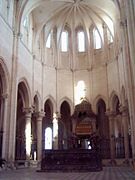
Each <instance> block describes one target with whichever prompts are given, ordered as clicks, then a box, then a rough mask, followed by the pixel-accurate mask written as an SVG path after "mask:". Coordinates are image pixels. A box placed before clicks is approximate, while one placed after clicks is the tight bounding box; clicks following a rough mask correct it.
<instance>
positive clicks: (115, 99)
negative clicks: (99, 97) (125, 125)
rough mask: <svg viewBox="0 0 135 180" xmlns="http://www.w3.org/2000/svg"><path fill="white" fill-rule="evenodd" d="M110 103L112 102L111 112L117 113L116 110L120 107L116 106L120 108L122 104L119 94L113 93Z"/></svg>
mask: <svg viewBox="0 0 135 180" xmlns="http://www.w3.org/2000/svg"><path fill="white" fill-rule="evenodd" d="M109 102H110V104H109V106H110V110H111V111H116V109H117V108H118V107H116V106H117V105H119V106H120V104H121V101H120V97H119V95H118V93H116V92H115V91H113V92H112V93H111V96H110V99H109Z"/></svg>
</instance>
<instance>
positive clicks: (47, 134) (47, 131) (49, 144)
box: [45, 127, 52, 149]
mask: <svg viewBox="0 0 135 180" xmlns="http://www.w3.org/2000/svg"><path fill="white" fill-rule="evenodd" d="M45 149H52V129H51V128H50V127H47V128H46V129H45Z"/></svg>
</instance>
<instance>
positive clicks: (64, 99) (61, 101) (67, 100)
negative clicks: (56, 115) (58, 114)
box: [58, 97, 74, 114]
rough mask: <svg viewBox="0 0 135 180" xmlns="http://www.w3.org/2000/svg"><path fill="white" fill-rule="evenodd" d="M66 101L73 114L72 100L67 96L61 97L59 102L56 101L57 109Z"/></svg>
mask: <svg viewBox="0 0 135 180" xmlns="http://www.w3.org/2000/svg"><path fill="white" fill-rule="evenodd" d="M64 101H66V102H67V103H68V104H69V107H70V113H71V114H73V112H74V107H73V102H72V101H71V100H70V99H69V98H68V97H63V98H62V99H61V100H60V101H59V103H58V109H59V110H60V107H61V105H62V103H63V102H64Z"/></svg>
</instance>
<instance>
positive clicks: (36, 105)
mask: <svg viewBox="0 0 135 180" xmlns="http://www.w3.org/2000/svg"><path fill="white" fill-rule="evenodd" d="M33 103H34V104H33V113H32V118H31V159H32V160H36V159H37V113H38V112H39V100H38V97H37V95H35V96H34V102H33Z"/></svg>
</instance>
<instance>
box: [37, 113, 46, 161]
mask: <svg viewBox="0 0 135 180" xmlns="http://www.w3.org/2000/svg"><path fill="white" fill-rule="evenodd" d="M44 115H45V113H44V112H43V111H42V112H38V113H36V121H37V160H38V162H41V159H42V120H43V117H44Z"/></svg>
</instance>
